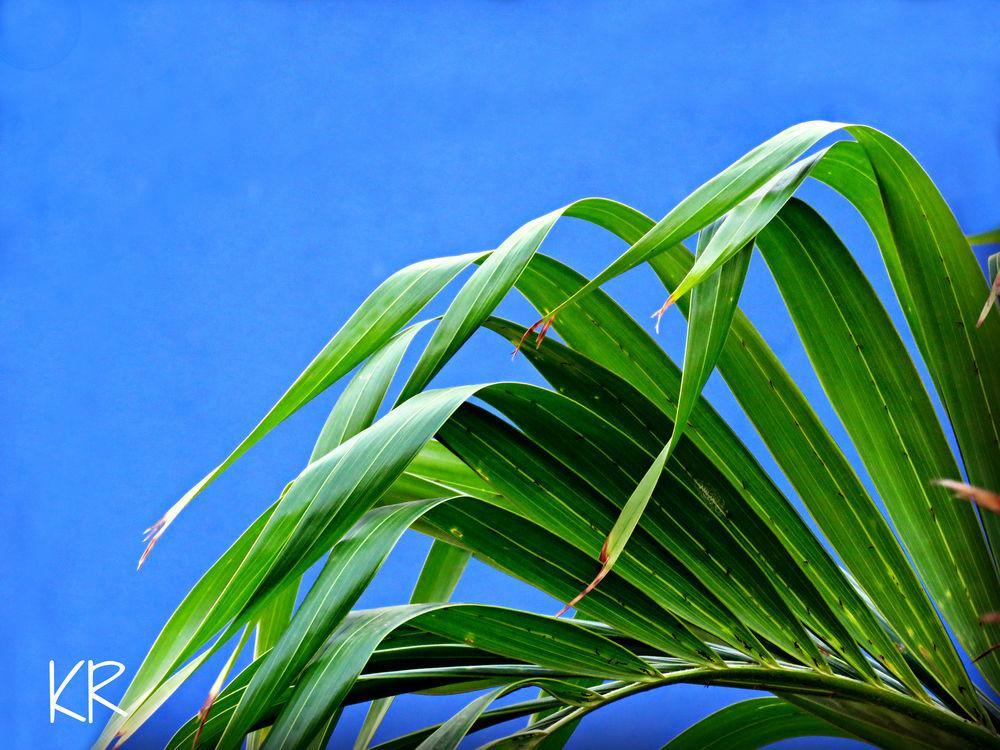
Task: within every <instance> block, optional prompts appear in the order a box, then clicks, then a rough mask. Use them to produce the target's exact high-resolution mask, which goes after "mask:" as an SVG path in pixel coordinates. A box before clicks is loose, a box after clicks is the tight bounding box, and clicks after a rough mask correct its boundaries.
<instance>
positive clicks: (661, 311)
mask: <svg viewBox="0 0 1000 750" xmlns="http://www.w3.org/2000/svg"><path fill="white" fill-rule="evenodd" d="M672 304H674V295H672V294H671V295H670V296H669V297H667V301H666V302H664V303H663V307H661V308H660V309H659V310H657V311H656V312H654V313H653V314H652V315H650V316H649V317H651V318H656V326H655V327H656V334H657V335H659V334H660V321H661V320H663V314H664V313H665V312H666V311H667V310H668V309H670V306H671V305H672Z"/></svg>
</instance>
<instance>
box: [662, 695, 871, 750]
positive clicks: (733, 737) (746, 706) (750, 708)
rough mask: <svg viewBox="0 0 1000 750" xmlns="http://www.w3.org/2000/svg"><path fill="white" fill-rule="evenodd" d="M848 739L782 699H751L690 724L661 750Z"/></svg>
mask: <svg viewBox="0 0 1000 750" xmlns="http://www.w3.org/2000/svg"><path fill="white" fill-rule="evenodd" d="M824 736H825V737H851V735H848V734H847V733H846V732H843V731H841V730H839V729H837V728H836V727H834V726H832V725H831V724H828V723H827V722H825V721H823V720H822V719H820V718H818V717H817V716H815V715H814V714H811V713H808V712H807V711H804V710H802V709H801V708H798V707H796V706H793V705H792V704H791V703H788V702H787V701H784V700H782V699H781V698H751V699H750V700H745V701H740V702H739V703H733V704H732V705H729V706H726V707H725V708H722V709H720V710H718V711H716V712H715V713H713V714H710V715H709V716H706V717H705V718H704V719H702V720H701V721H699V722H698V723H697V724H692V725H691V726H690V727H688V728H687V729H685V730H684V731H683V732H681V733H680V734H679V735H677V736H676V737H674V739H672V740H670V742H668V743H667V744H666V745H664V746H663V750H758V748H762V747H765V746H767V745H770V744H772V743H775V742H780V741H782V740H788V739H793V738H795V737H824Z"/></svg>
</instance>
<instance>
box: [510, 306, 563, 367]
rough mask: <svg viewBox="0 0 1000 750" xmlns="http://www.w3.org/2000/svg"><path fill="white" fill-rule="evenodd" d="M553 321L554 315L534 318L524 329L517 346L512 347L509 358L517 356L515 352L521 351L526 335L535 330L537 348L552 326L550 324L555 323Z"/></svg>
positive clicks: (526, 338) (554, 319)
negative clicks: (538, 318) (539, 318)
mask: <svg viewBox="0 0 1000 750" xmlns="http://www.w3.org/2000/svg"><path fill="white" fill-rule="evenodd" d="M555 321H556V316H555V315H552V316H550V317H547V318H542V319H541V320H536V321H535V322H534V323H532V325H531V327H530V328H528V329H527V330H525V332H524V335H523V336H521V340H520V341H518V342H517V346H515V347H514V352H513V354H511V355H510V358H511V359H512V360H513V359H514V357H516V356H517V353H518V352H519V351H521V347H522V346H524V342H525V341H527V340H528V337H529V336H530V335H531V334H533V333H535V332H536V331H537V332H538V335H537V337H536V338H535V348H536V349H537V348H538V347H539V346H541V345H542V341H544V340H545V334H547V333H548V332H549V329H550V328H551V327H552V324H553V323H555Z"/></svg>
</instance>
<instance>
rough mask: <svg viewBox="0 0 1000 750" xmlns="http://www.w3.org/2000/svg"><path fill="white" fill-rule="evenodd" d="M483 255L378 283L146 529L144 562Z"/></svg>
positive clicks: (436, 263)
mask: <svg viewBox="0 0 1000 750" xmlns="http://www.w3.org/2000/svg"><path fill="white" fill-rule="evenodd" d="M482 255H483V253H470V254H467V255H456V256H450V257H446V258H435V259H434V260H425V261H420V262H418V263H414V264H413V265H410V266H407V267H406V268H404V269H402V270H400V271H397V272H396V273H394V274H393V275H392V276H390V277H389V278H388V279H386V280H385V281H384V282H382V283H381V284H380V285H379V286H378V288H377V289H376V290H375V291H374V292H372V293H371V295H370V296H369V297H368V298H367V299H366V300H365V301H364V302H362V303H361V306H360V307H358V309H357V310H356V311H355V312H354V314H353V315H351V317H350V318H349V319H348V320H347V322H346V323H344V325H343V326H342V327H341V328H340V330H339V331H337V333H336V334H335V335H334V337H333V338H332V339H330V342H329V343H328V344H327V345H326V346H325V347H323V349H322V350H321V351H320V352H319V354H317V355H316V357H315V359H313V361H312V362H310V363H309V365H308V366H307V367H306V369H305V370H303V371H302V373H301V374H300V375H299V376H298V377H297V378H296V379H295V381H294V382H293V383H292V384H291V386H289V388H288V390H287V391H285V393H284V395H282V397H281V398H280V399H278V401H277V402H276V403H275V404H274V406H272V407H271V409H270V410H269V411H268V412H267V414H265V415H264V418H263V419H261V421H260V422H259V423H258V424H257V426H256V427H254V428H253V429H252V430H251V431H250V433H249V434H248V435H247V436H246V437H245V438H243V440H242V441H240V443H239V445H237V446H236V447H235V448H234V449H233V450H232V452H231V453H230V454H229V455H228V456H227V457H226V458H225V460H224V461H223V462H222V463H221V464H219V465H218V466H216V467H215V468H214V469H212V471H210V472H209V473H208V474H206V475H205V476H204V477H203V478H202V479H201V480H200V481H199V482H198V483H197V484H195V485H194V486H193V487H192V488H191V489H189V490H188V491H187V492H186V493H184V495H183V496H182V497H181V498H180V500H178V501H177V502H176V503H174V505H173V506H171V508H170V509H169V510H168V511H167V512H166V514H164V516H163V518H161V519H160V520H159V521H158V522H157V523H156V524H154V525H153V527H151V534H150V538H149V546H148V547H147V548H146V551H145V552H144V553H143V559H145V557H146V555H148V554H149V550H150V549H151V548H152V546H153V545H154V544H155V543H156V541H157V540H158V539H159V538H160V537H161V536H162V535H163V532H164V531H166V529H167V527H168V526H169V525H170V524H171V523H172V522H173V520H174V519H175V518H176V517H177V516H178V515H179V514H180V512H181V511H182V510H183V509H184V508H185V507H187V505H188V503H190V502H191V501H192V500H194V498H195V497H197V496H198V495H199V494H200V493H201V492H202V490H204V489H205V488H206V487H207V486H208V485H209V484H211V483H212V482H214V481H215V480H216V479H217V478H218V477H219V475H220V474H222V472H224V471H225V470H226V469H228V468H229V467H230V466H231V465H232V464H233V463H234V462H235V461H236V460H237V459H238V458H239V457H240V456H242V455H243V454H244V453H246V452H247V451H248V450H250V448H252V447H253V446H254V445H255V444H256V443H257V442H258V441H259V440H260V439H261V438H262V437H264V436H265V435H266V434H267V433H268V432H270V431H271V430H272V429H273V428H274V427H276V426H277V425H278V424H280V423H281V422H283V421H284V420H285V419H287V418H288V417H290V416H291V415H292V414H294V413H295V412H296V411H298V410H299V409H300V408H302V407H303V406H305V405H306V404H307V403H309V401H311V400H312V399H313V398H314V397H315V396H316V395H318V394H319V393H321V392H322V391H323V390H324V389H326V388H327V387H329V386H330V385H331V384H333V383H335V382H336V381H337V380H338V379H340V378H341V377H343V376H344V375H345V374H347V373H348V372H350V371H351V370H352V369H354V367H355V366H357V365H358V364H359V363H360V362H362V361H364V360H365V358H367V357H368V356H369V355H370V354H372V353H373V352H375V351H377V350H378V349H380V348H381V347H382V345H383V344H385V342H386V341H388V340H389V338H390V337H391V336H392V335H393V334H395V333H396V331H398V330H399V329H400V328H401V327H402V326H403V325H405V324H406V322H407V321H408V320H410V318H412V317H413V316H414V315H416V314H417V312H419V311H420V310H421V309H422V308H423V307H424V305H426V304H427V303H428V302H429V301H430V300H431V299H432V298H433V297H434V296H435V295H436V294H437V293H438V292H440V291H441V289H442V288H444V286H445V285H446V284H447V283H448V282H449V281H451V280H452V279H453V278H455V276H457V275H458V274H459V273H460V272H461V271H462V270H463V269H465V268H467V267H468V266H469V265H470V264H472V263H473V262H475V261H476V260H477V259H479V258H480V257H482ZM140 565H141V562H140Z"/></svg>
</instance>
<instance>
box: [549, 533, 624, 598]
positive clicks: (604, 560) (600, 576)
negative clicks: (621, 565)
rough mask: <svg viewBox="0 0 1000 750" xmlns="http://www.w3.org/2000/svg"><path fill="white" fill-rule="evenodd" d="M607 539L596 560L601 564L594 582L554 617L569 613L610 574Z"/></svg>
mask: <svg viewBox="0 0 1000 750" xmlns="http://www.w3.org/2000/svg"><path fill="white" fill-rule="evenodd" d="M609 541H610V540H609V539H605V540H604V546H602V547H601V554H600V556H599V557H598V558H597V559H598V561H599V562H600V563H601V569H600V570H599V571H597V575H596V576H594V580H593V581H591V582H590V583H588V584H587V586H586V588H584V590H583V591H581V592H580V593H579V594H577V595H576V596H574V597H573V598H572V599H570V600H569V602H567V603H566V606H564V607H563V608H562V609H560V610H559V611H558V612H557V613H556V617H562V616H563V615H564V614H566V613H567V612H569V611H570V610H571V609H573V607H575V606H576V605H577V604H579V603H580V601H581V600H582V599H583V597H585V596H586V595H587V594H589V593H590V592H591V591H593V590H594V589H596V588H597V584H599V583H600V582H601V581H603V580H604V577H605V576H606V575H607V574H608V573H610V572H611V566H610V565H609V564H608V542H609Z"/></svg>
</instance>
